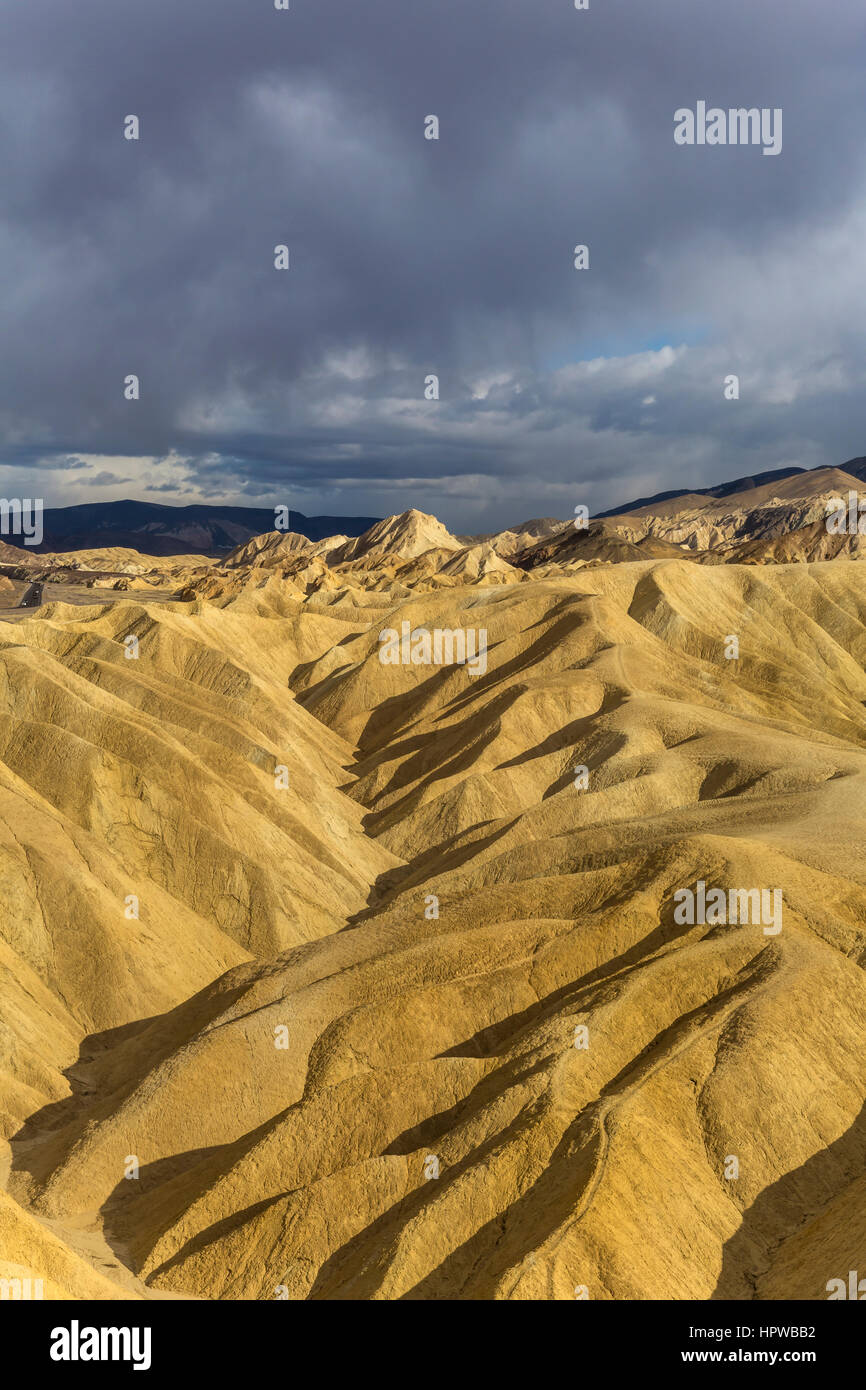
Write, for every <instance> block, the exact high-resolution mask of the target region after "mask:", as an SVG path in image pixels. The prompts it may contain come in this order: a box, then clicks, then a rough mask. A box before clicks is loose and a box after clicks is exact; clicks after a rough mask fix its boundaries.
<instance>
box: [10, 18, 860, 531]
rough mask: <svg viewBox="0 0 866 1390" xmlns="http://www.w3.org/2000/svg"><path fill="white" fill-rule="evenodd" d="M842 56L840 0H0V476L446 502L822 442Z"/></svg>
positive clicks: (226, 499)
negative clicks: (702, 140)
mask: <svg viewBox="0 0 866 1390" xmlns="http://www.w3.org/2000/svg"><path fill="white" fill-rule="evenodd" d="M864 59H866V7H864V5H863V3H862V0H823V3H821V4H818V3H807V0H726V3H725V4H724V5H720V4H708V3H705V4H697V3H695V0H653V3H652V4H648V3H647V2H646V0H589V7H588V9H586V10H576V9H575V8H574V3H573V0H436V3H431V0H290V8H289V10H287V11H284V10H277V9H276V8H275V5H274V0H76V3H75V4H71V3H70V0H26V3H25V0H0V190H2V192H0V303H2V316H3V329H4V331H3V333H2V335H0V469H2V471H0V490H2V492H3V495H4V496H6V497H13V496H22V497H33V496H38V497H41V498H43V499H44V503H45V506H62V505H67V504H69V503H74V502H82V501H95V500H106V501H108V500H111V499H115V498H121V497H139V498H142V499H144V500H151V501H157V502H166V503H179V504H182V503H188V502H212V503H237V504H240V505H246V506H270V505H286V506H289V507H291V508H292V509H295V510H299V511H302V512H304V513H306V514H308V515H313V514H319V513H328V514H331V515H345V516H348V515H368V516H370V515H372V516H383V515H390V514H393V513H397V512H400V511H403V510H405V509H406V508H408V507H417V508H419V509H420V510H422V511H425V512H432V513H434V514H435V515H437V516H438V517H440V518H441V519H442V520H443V521H444V522H445V523H446V524H447V525H448V526H450V527H451V528H452V529H453V530H456V531H459V532H464V533H465V532H483V531H490V530H494V529H497V528H499V527H502V526H506V525H508V524H509V523H514V522H517V521H520V520H525V519H528V518H530V517H539V516H559V517H568V516H570V515H572V514H573V511H574V508H575V506H576V505H579V504H580V505H585V506H588V507H589V508H590V510H591V511H596V510H602V509H604V508H608V507H612V506H614V505H616V504H618V503H620V502H625V501H628V500H630V499H631V498H634V497H637V496H642V495H649V494H651V493H653V492H656V491H662V490H667V489H674V488H678V487H691V486H695V487H698V486H706V485H710V484H712V483H716V482H721V481H725V480H727V479H730V478H734V477H738V476H742V475H746V474H749V473H754V472H757V471H763V470H766V469H771V468H781V467H790V466H799V467H803V468H812V467H816V466H819V465H823V464H839V463H842V462H843V461H844V460H845V459H848V458H851V457H853V456H857V455H862V454H864V453H866V419H864V412H866V392H864V387H866V350H864V349H866V313H864V303H866V255H864V246H866V139H864V127H866V83H864V80H863V72H864ZM700 101H704V102H706V104H707V106H708V107H718V108H721V109H722V110H727V109H729V108H733V107H750V108H751V107H757V108H760V109H763V108H767V109H768V110H775V109H777V108H778V109H780V110H781V111H782V133H783V138H782V148H781V151H780V152H779V153H778V154H776V155H773V156H766V155H765V154H764V153H763V149H762V147H761V146H760V145H757V146H756V145H733V144H732V145H725V146H719V145H715V146H713V145H706V144H705V145H698V144H693V145H681V144H677V143H675V140H674V131H675V112H676V111H677V110H681V109H683V108H688V109H693V110H696V109H697V103H698V102H700ZM130 115H135V116H137V118H138V122H139V138H138V139H137V140H128V139H126V138H125V137H124V130H125V128H128V127H127V126H126V125H125V123H126V118H127V117H128V116H130ZM431 115H435V116H436V117H437V118H438V122H439V138H438V140H432V139H426V138H425V123H426V118H427V117H429V116H431ZM428 124H429V123H428ZM283 245H284V246H287V247H288V251H289V257H288V259H289V268H288V269H287V270H280V269H277V268H275V247H277V246H283ZM577 245H585V246H587V247H588V248H589V266H588V268H586V269H582V270H577V269H575V266H574V248H575V246H577ZM131 375H135V376H137V378H138V382H139V398H138V399H127V398H126V390H125V383H126V381H127V378H128V377H129V376H131ZM433 375H435V376H436V377H437V378H438V382H439V398H438V400H437V399H426V398H425V383H427V381H428V379H429V378H430V377H431V376H433ZM730 375H736V376H737V377H738V380H739V398H738V399H726V394H725V380H726V378H727V377H728V376H730Z"/></svg>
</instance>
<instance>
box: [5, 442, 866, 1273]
mask: <svg viewBox="0 0 866 1390" xmlns="http://www.w3.org/2000/svg"><path fill="white" fill-rule="evenodd" d="M823 472H825V473H826V474H827V475H828V476H827V477H823V476H820V477H819V476H817V475H816V474H815V473H810V474H809V475H802V474H793V475H792V476H790V477H784V478H782V479H776V480H774V481H773V480H771V481H770V482H769V483H757V484H756V483H755V482H754V481H750V483H749V485H748V486H745V487H743V488H742V489H741V490H740V491H739V492H737V491H734V492H733V493H729V494H728V495H726V496H723V497H715V496H710V497H708V496H707V495H706V494H698V493H695V494H687V495H685V496H683V495H681V496H680V497H678V498H677V499H675V500H674V501H673V502H657V501H656V502H653V503H650V504H649V505H648V506H643V507H641V506H635V507H632V508H631V509H628V510H626V511H625V512H623V513H620V514H616V515H613V516H611V517H607V518H604V519H602V520H598V521H595V522H592V523H590V525H589V526H588V527H586V528H584V529H582V530H578V529H575V528H574V527H573V526H570V525H566V524H565V523H564V522H563V521H561V520H560V521H557V520H554V519H548V518H543V519H539V520H536V521H532V522H529V523H526V524H524V525H523V526H517V527H515V528H514V529H512V530H509V531H506V532H501V533H498V534H497V535H491V536H481V537H459V538H458V537H455V536H454V535H452V534H451V533H449V531H448V530H447V529H446V528H445V526H443V525H442V524H441V523H439V522H438V521H437V520H436V519H435V518H433V517H428V516H425V515H423V514H422V513H419V512H408V513H405V514H403V515H402V516H400V517H391V518H387V519H386V520H384V521H382V522H378V523H376V524H375V525H373V526H372V527H371V528H369V529H368V530H367V532H366V533H365V534H364V535H362V536H360V537H349V536H346V535H338V536H334V537H326V538H324V539H320V540H317V541H308V540H307V539H306V538H305V537H304V536H302V535H300V534H298V533H285V532H276V531H275V532H271V533H265V534H263V535H260V536H256V537H254V538H253V539H251V540H249V541H246V542H244V543H243V544H242V545H240V546H239V547H238V548H237V549H236V550H235V551H233V552H231V553H230V554H227V555H224V556H222V557H217V558H214V557H213V556H198V555H189V556H181V557H174V558H172V559H161V560H159V561H155V560H153V558H152V557H149V556H141V555H138V554H137V553H136V552H125V553H121V552H120V551H118V552H116V553H113V554H111V555H110V556H107V557H106V556H105V555H103V556H102V557H100V555H99V554H98V553H97V552H96V551H92V552H91V553H89V554H88V555H87V556H86V557H85V560H83V561H82V568H83V569H84V570H86V572H87V573H88V575H89V576H90V579H91V580H93V576H94V575H96V576H97V579H99V580H100V581H101V582H102V583H103V585H105V584H109V583H110V584H112V585H113V586H115V587H116V591H115V589H113V590H112V593H113V597H114V600H115V601H113V602H110V603H100V604H96V603H94V604H93V605H88V604H87V603H79V604H76V605H73V604H70V603H65V602H62V601H52V602H49V603H45V604H43V605H42V606H41V607H39V608H37V609H35V610H34V611H33V612H32V613H29V614H27V615H25V616H24V617H22V618H21V619H20V620H19V621H17V622H15V623H3V624H0V891H2V904H3V912H2V917H0V1141H2V1144H0V1278H15V1277H18V1278H25V1277H30V1278H32V1279H39V1278H41V1279H42V1280H43V1281H44V1286H45V1291H46V1296H48V1297H53V1298H75V1299H81V1298H98V1299H138V1298H145V1299H149V1298H168V1297H185V1298H202V1299H226V1300H232V1299H252V1300H273V1299H275V1298H284V1297H287V1298H289V1299H401V1298H405V1299H433V1300H439V1299H521V1300H533V1299H569V1300H571V1299H574V1298H575V1297H578V1298H583V1297H588V1298H591V1299H688V1298H696V1299H725V1300H739V1299H771V1298H782V1299H807V1300H812V1299H816V1300H818V1299H826V1298H827V1284H828V1281H830V1280H832V1279H835V1278H842V1279H847V1276H848V1271H849V1270H851V1269H860V1270H861V1271H863V1270H866V1200H864V1198H866V1176H864V1159H866V1110H864V1098H866V1074H864V1067H863V1060H862V1059H863V1052H864V1047H866V975H864V965H866V853H864V851H866V672H864V666H866V566H864V565H863V564H862V563H861V561H860V560H859V559H858V554H859V544H860V539H861V538H860V537H859V536H857V535H854V536H850V535H847V536H838V537H828V535H827V532H826V527H825V526H824V524H823V520H822V518H823V516H824V510H823V507H824V499H825V498H826V496H827V495H829V493H830V492H833V491H838V490H841V491H842V492H843V494H844V493H846V492H847V490H848V488H849V487H857V486H858V485H859V480H858V478H857V476H856V474H848V473H845V472H844V471H841V470H823ZM804 476H806V477H807V479H808V481H807V482H804V481H803V479H804ZM831 542H832V543H831ZM130 554H131V555H132V557H133V558H130ZM13 558H14V557H13ZM65 561H66V562H67V563H68V562H69V561H70V556H69V555H67V556H66V557H65ZM10 563H11V562H10ZM21 563H25V562H23V561H22V562H21ZM55 563H56V564H59V563H60V561H59V559H56V558H52V557H50V556H45V555H40V556H35V557H32V560H27V561H26V564H32V565H37V564H38V565H39V566H40V567H41V568H42V569H50V568H51V565H52V564H55ZM9 582H10V583H19V584H20V583H21V581H20V579H18V580H16V579H13V580H10V581H9ZM93 582H94V583H96V582H97V581H96V580H93ZM145 586H150V587H151V588H152V589H153V590H154V592H155V593H157V594H158V595H159V599H160V601H159V602H155V601H154V602H150V601H149V598H148V594H147V592H143V593H142V592H140V590H141V589H142V588H144V587H145ZM56 592H57V591H56V589H54V590H52V596H53V595H54V594H55V593H56ZM3 601H4V602H6V601H8V600H7V599H5V598H4V599H3ZM403 624H407V625H408V628H407V629H406V630H416V629H418V628H422V627H423V628H425V629H427V630H428V631H431V632H432V631H435V630H437V629H439V630H443V629H447V630H451V631H453V630H456V629H461V628H462V629H465V630H466V631H467V632H469V631H470V630H471V631H472V632H474V633H476V634H477V633H481V632H483V633H484V634H486V652H485V661H484V663H483V666H484V669H483V670H478V671H477V672H476V673H475V674H473V673H472V672H471V671H470V670H469V668H468V667H467V666H465V665H460V664H439V665H423V664H412V663H411V662H410V663H408V664H404V663H403V662H394V663H390V664H383V662H382V661H381V660H380V650H381V644H380V633H382V632H383V631H384V630H387V629H391V630H394V631H396V632H402V631H403V630H404V629H403V626H402V625H403ZM732 637H736V638H737V641H738V655H737V656H734V657H731V655H730V650H731V642H730V639H731V638H732ZM133 638H134V639H136V642H132V641H131V639H133ZM134 652H137V655H132V653H134ZM581 770H582V771H581ZM699 881H703V882H705V883H706V884H707V885H708V889H709V888H710V887H717V888H722V889H725V890H728V889H753V888H756V889H769V890H775V889H780V890H781V892H782V895H783V902H784V915H783V921H782V929H781V930H780V931H778V932H776V933H768V932H766V931H765V930H764V929H763V927H762V925H761V924H760V923H759V922H758V923H748V922H747V923H745V924H743V923H734V924H730V925H729V924H727V923H717V922H712V921H710V922H695V923H694V924H689V923H688V922H683V921H682V920H681V918H682V913H681V912H678V911H677V907H676V904H677V902H679V901H680V899H678V898H676V897H675V895H676V894H677V893H680V892H681V891H682V890H684V889H686V888H690V887H691V888H694V887H695V886H696V884H697V883H698V882H699Z"/></svg>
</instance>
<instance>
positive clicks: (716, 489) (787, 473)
mask: <svg viewBox="0 0 866 1390" xmlns="http://www.w3.org/2000/svg"><path fill="white" fill-rule="evenodd" d="M824 470H825V465H823V464H822V465H820V466H819V467H818V468H771V469H770V470H769V472H767V473H755V474H754V475H752V476H751V477H747V478H734V479H733V480H732V481H731V482H729V483H716V484H714V485H713V487H680V488H674V489H673V491H672V492H656V493H654V494H653V496H652V497H637V498H636V499H635V500H634V501H633V502H623V503H621V504H620V505H619V506H618V507H610V508H609V509H608V511H606V512H596V514H595V515H596V520H598V521H602V520H603V519H604V518H605V517H607V516H622V514H623V513H624V512H635V511H637V510H638V509H639V508H640V507H654V506H657V505H658V503H659V502H672V501H674V500H675V499H676V498H677V497H717V498H719V499H721V498H723V497H731V496H733V495H734V493H737V492H749V491H750V490H751V489H752V488H758V487H765V486H766V485H767V483H781V482H783V481H784V479H785V478H793V477H794V476H795V475H796V474H797V473H820V472H823V471H824ZM839 471H840V472H842V473H847V474H849V475H850V476H852V477H854V478H858V479H859V480H860V481H861V482H866V458H856V459H849V460H848V462H847V463H843V464H842V465H841V466H840V470H839Z"/></svg>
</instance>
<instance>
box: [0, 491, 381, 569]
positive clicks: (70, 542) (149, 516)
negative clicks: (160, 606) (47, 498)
mask: <svg viewBox="0 0 866 1390" xmlns="http://www.w3.org/2000/svg"><path fill="white" fill-rule="evenodd" d="M378 520H379V518H378V517H374V516H304V514H303V512H290V513H289V530H291V531H296V532H298V533H299V534H300V535H302V536H306V537H307V540H311V541H318V540H323V539H324V538H325V537H326V536H333V535H342V536H353V537H354V536H360V535H363V533H364V532H365V531H367V530H369V528H370V527H371V526H374V525H375V524H376V522H377V521H378ZM273 529H274V509H273V507H211V506H207V505H206V504H204V503H195V504H193V505H192V506H188V507H171V506H166V505H165V504H160V503H157V502H137V501H134V500H133V499H132V498H125V499H124V500H123V501H121V502H84V503H81V504H79V505H78V506H74V507H48V508H46V510H45V512H44V513H43V530H44V535H43V539H42V544H41V545H39V546H25V545H24V539H23V537H21V536H13V535H9V536H4V537H3V539H4V540H5V541H6V542H8V544H10V545H13V546H16V547H19V548H20V549H22V550H27V551H29V552H30V554H33V553H34V552H36V553H39V552H40V551H43V552H44V551H69V550H89V549H93V548H94V547H100V548H102V547H109V546H127V547H130V548H131V549H133V550H138V551H140V552H141V553H142V554H143V555H187V554H200V555H217V554H220V553H223V552H228V551H229V550H233V549H234V548H235V546H237V545H241V544H243V542H244V541H248V540H249V539H250V537H251V536H259V535H261V534H262V532H263V531H273Z"/></svg>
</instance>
